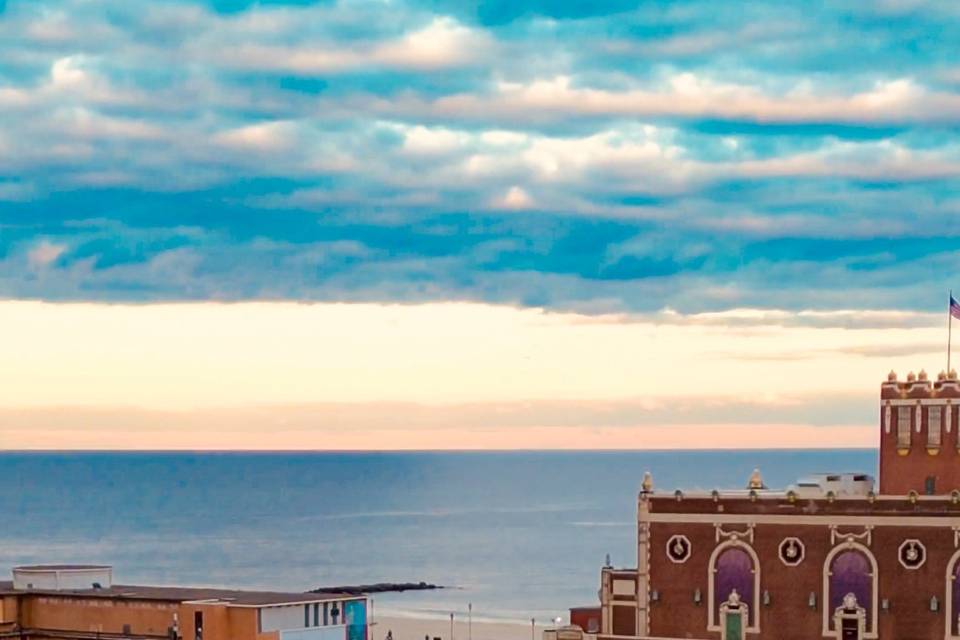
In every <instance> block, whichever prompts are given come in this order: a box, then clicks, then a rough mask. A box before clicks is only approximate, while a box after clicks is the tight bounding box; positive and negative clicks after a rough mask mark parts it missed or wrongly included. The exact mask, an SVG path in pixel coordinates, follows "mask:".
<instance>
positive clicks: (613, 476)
mask: <svg viewBox="0 0 960 640" xmlns="http://www.w3.org/2000/svg"><path fill="white" fill-rule="evenodd" d="M876 464H877V460H876V455H875V453H874V452H873V451H861V450H856V451H751V452H573V453H567V452H563V453H560V452H521V453H347V454H344V453H315V454H288V453H269V454H235V453H223V454H217V453H197V454H193V453H136V454H129V453H82V454H79V453H54V454H51V453H42V454H41V453H6V454H0V469H2V473H3V482H0V512H2V513H3V519H2V525H0V571H3V572H6V571H8V569H7V568H8V567H11V566H13V565H16V564H28V563H44V562H103V563H108V564H112V565H114V567H115V579H116V580H117V581H120V582H125V583H146V584H181V585H211V586H213V585H216V586H228V587H238V588H262V589H280V590H306V589H310V588H313V587H316V586H321V585H342V584H358V583H370V582H379V581H395V582H400V581H419V580H425V581H428V582H434V583H437V584H443V585H450V586H455V587H457V588H456V589H451V590H445V591H433V592H414V593H406V594H393V595H388V594H383V595H378V596H376V603H375V608H376V610H377V611H378V612H380V613H384V612H405V613H415V614H421V615H422V614H433V615H448V612H451V611H458V612H464V611H466V607H467V603H468V602H471V603H473V610H474V617H475V619H481V618H496V619H512V620H529V619H530V618H531V617H536V618H538V619H542V620H547V619H549V618H551V617H553V616H555V615H560V614H561V613H563V612H564V611H565V609H566V608H567V607H569V606H576V605H589V604H593V603H595V602H596V599H597V595H596V594H597V588H598V581H599V568H600V566H601V565H602V564H603V561H604V556H605V555H606V554H607V553H609V554H610V555H611V557H612V559H613V562H614V564H616V565H624V566H633V565H634V563H635V562H636V557H635V556H636V551H635V549H634V544H635V531H634V513H635V508H636V507H635V500H636V491H637V488H638V486H639V483H640V480H641V477H642V475H643V472H644V471H645V470H650V471H652V472H653V474H654V480H655V483H656V485H657V487H658V488H660V489H664V490H672V489H674V488H677V487H681V488H685V489H695V488H700V489H712V488H715V487H717V488H742V487H743V485H744V484H745V483H746V480H747V478H748V477H749V475H750V472H751V470H752V469H753V468H754V467H755V466H756V467H760V468H761V470H762V471H763V474H764V479H765V480H766V481H767V484H769V485H770V486H784V485H786V484H788V483H790V482H792V481H793V480H794V479H795V478H796V477H797V476H799V475H803V474H805V473H810V472H816V471H861V470H862V471H868V472H873V471H874V469H875V468H876ZM8 579H9V578H8Z"/></svg>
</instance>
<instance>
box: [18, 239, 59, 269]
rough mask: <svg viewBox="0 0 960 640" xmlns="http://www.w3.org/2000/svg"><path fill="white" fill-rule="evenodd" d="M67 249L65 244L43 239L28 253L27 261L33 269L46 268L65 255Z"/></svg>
mask: <svg viewBox="0 0 960 640" xmlns="http://www.w3.org/2000/svg"><path fill="white" fill-rule="evenodd" d="M66 250H67V246H66V245H64V244H53V243H51V242H48V241H46V240H44V241H41V242H40V243H39V244H38V245H36V246H35V247H34V248H32V249H30V251H29V252H28V253H27V262H28V263H29V265H30V267H31V268H33V269H45V268H46V267H49V266H50V265H51V264H53V263H54V262H56V260H57V259H58V258H59V257H60V256H62V255H63V253H64V252H65V251H66Z"/></svg>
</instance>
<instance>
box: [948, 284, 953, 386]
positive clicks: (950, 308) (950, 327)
mask: <svg viewBox="0 0 960 640" xmlns="http://www.w3.org/2000/svg"><path fill="white" fill-rule="evenodd" d="M947 311H948V314H949V316H950V318H949V319H948V320H947V375H948V376H949V375H950V346H951V345H950V343H951V340H952V338H953V289H950V302H949V303H948V304H947Z"/></svg>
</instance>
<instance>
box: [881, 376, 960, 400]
mask: <svg viewBox="0 0 960 640" xmlns="http://www.w3.org/2000/svg"><path fill="white" fill-rule="evenodd" d="M880 397H881V398H882V399H884V400H893V399H904V400H908V399H913V398H916V399H923V398H960V379H958V377H957V370H956V369H951V370H950V371H949V372H946V371H941V372H940V373H938V374H937V379H936V380H930V377H929V376H928V375H927V372H926V371H924V370H923V369H921V370H920V373H914V372H913V371H911V372H909V373H908V374H907V377H906V380H904V381H900V380H899V379H898V378H897V374H896V372H894V371H891V372H890V373H889V374H888V375H887V379H886V381H885V382H883V384H881V385H880Z"/></svg>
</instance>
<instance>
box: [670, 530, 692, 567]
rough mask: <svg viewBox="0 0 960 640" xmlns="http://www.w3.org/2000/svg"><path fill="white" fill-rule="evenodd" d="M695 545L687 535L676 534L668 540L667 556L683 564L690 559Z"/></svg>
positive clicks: (672, 560)
mask: <svg viewBox="0 0 960 640" xmlns="http://www.w3.org/2000/svg"><path fill="white" fill-rule="evenodd" d="M692 550H693V547H692V546H691V544H690V539H689V538H687V536H682V535H675V536H671V537H670V539H669V540H667V558H669V559H670V561H671V562H674V563H676V564H683V563H684V562H686V561H687V560H689V559H690V553H691V551H692Z"/></svg>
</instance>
